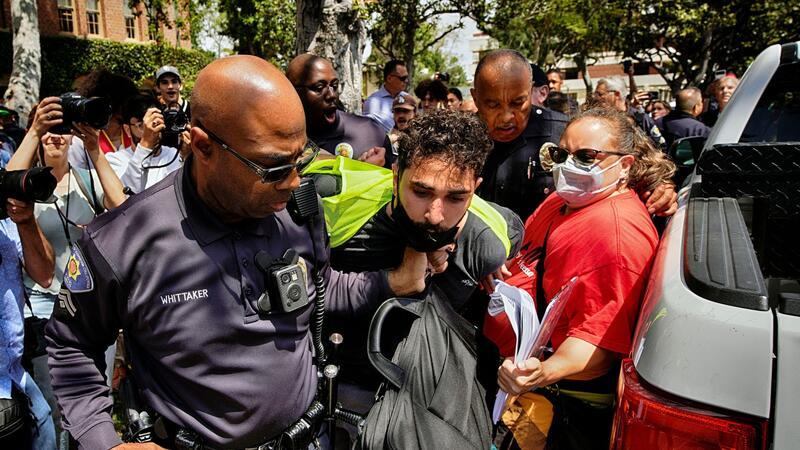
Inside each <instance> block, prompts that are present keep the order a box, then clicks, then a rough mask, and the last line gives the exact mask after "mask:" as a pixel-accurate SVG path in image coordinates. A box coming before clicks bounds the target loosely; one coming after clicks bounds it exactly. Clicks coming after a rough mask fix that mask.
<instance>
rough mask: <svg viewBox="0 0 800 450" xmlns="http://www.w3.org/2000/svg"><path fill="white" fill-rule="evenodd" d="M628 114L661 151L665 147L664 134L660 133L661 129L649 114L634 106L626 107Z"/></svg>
mask: <svg viewBox="0 0 800 450" xmlns="http://www.w3.org/2000/svg"><path fill="white" fill-rule="evenodd" d="M628 114H630V115H631V116H632V117H633V120H634V121H635V122H636V125H637V126H638V127H639V128H641V129H642V131H644V133H645V134H646V135H647V137H649V138H650V140H651V141H653V144H655V146H656V148H660V149H661V150H662V151H664V150H666V149H667V141H666V140H664V136H662V135H661V130H660V129H659V128H658V126H656V123H655V121H654V120H653V118H652V117H650V114H647V113H645V112H643V111H639V110H638V109H636V108H628Z"/></svg>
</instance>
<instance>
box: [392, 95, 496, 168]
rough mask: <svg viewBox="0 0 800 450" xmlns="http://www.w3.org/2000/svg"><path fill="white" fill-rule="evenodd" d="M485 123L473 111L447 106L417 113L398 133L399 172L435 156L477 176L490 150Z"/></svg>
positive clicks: (490, 142)
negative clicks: (405, 127) (446, 107)
mask: <svg viewBox="0 0 800 450" xmlns="http://www.w3.org/2000/svg"><path fill="white" fill-rule="evenodd" d="M492 146H493V144H492V140H491V139H490V138H489V132H488V130H487V128H486V124H484V123H483V121H481V120H480V119H479V118H478V116H477V115H476V114H472V113H467V112H463V111H454V110H449V109H442V110H435V111H431V112H429V113H427V114H425V115H423V116H417V117H416V118H414V119H413V120H412V121H411V124H410V126H409V128H408V129H407V130H406V131H405V132H403V133H401V134H400V139H399V141H398V152H397V153H398V154H397V165H398V168H399V169H400V172H401V173H402V172H403V171H404V170H405V169H406V168H408V167H411V166H413V165H415V164H417V163H419V162H420V161H422V160H424V159H427V158H437V159H440V160H442V161H445V162H447V163H449V164H451V165H452V166H453V167H455V168H457V169H459V170H461V171H464V172H466V171H470V170H471V171H473V172H474V174H475V177H478V176H480V174H481V171H482V170H483V164H484V163H485V162H486V157H487V156H488V155H489V152H490V151H491V150H492Z"/></svg>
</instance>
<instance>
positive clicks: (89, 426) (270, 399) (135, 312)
mask: <svg viewBox="0 0 800 450" xmlns="http://www.w3.org/2000/svg"><path fill="white" fill-rule="evenodd" d="M190 163H191V160H189V161H187V167H185V168H182V169H179V170H178V171H176V172H173V173H172V174H170V175H168V176H167V178H165V179H164V180H162V181H161V182H159V183H158V184H156V185H155V186H153V187H152V188H151V189H148V190H146V191H145V192H143V193H142V194H140V195H137V196H134V197H132V198H131V199H129V200H128V201H127V202H125V204H123V205H122V206H121V207H120V208H117V209H116V210H114V211H112V212H110V213H107V214H105V215H103V216H101V217H99V218H98V219H97V220H95V221H94V222H93V223H92V224H91V225H90V226H89V227H88V228H87V230H86V233H85V234H84V236H83V237H82V238H81V240H80V241H79V243H78V244H77V248H78V250H77V251H74V252H73V258H74V263H73V260H72V259H71V261H70V264H68V266H67V272H66V274H65V277H70V281H69V282H65V284H64V288H63V289H62V290H61V292H60V293H59V304H58V305H57V307H56V311H55V312H54V315H53V317H54V319H53V320H51V321H50V323H49V324H48V327H47V338H48V352H49V355H50V359H49V363H50V368H51V371H50V374H51V376H52V380H53V389H54V392H55V394H56V397H57V398H58V402H59V405H60V406H61V409H62V411H63V413H64V417H65V428H66V429H68V430H69V431H70V433H72V435H73V436H74V437H75V438H76V439H77V440H78V441H79V443H80V444H81V446H82V448H87V449H107V448H110V447H113V446H114V445H116V444H119V442H120V441H119V438H118V436H117V434H116V432H115V431H114V426H113V424H112V422H111V415H110V412H111V406H112V405H111V400H110V398H109V397H108V387H107V385H106V383H105V380H104V377H103V371H102V369H103V368H102V367H98V364H100V365H102V362H99V361H102V360H103V358H102V354H103V351H104V350H105V349H106V348H107V347H108V345H110V344H111V343H112V342H114V339H115V337H116V335H117V330H118V329H120V328H122V329H123V331H124V334H125V336H126V342H127V345H128V350H129V352H130V354H131V358H130V360H131V366H132V368H133V373H134V376H135V377H136V380H137V382H138V383H139V386H140V388H141V390H142V394H143V397H144V400H145V402H146V403H147V404H148V405H150V406H151V407H152V408H153V409H154V410H155V411H157V412H158V413H160V414H162V415H164V416H165V417H166V418H167V419H169V420H170V421H172V422H175V423H177V424H178V425H181V426H183V427H186V428H189V429H192V430H194V431H196V432H197V433H199V434H200V435H201V436H202V437H203V438H204V439H205V440H206V441H207V442H208V443H209V444H210V445H213V446H219V447H224V448H231V447H233V448H237V447H247V446H251V445H254V444H257V443H260V442H263V441H265V440H268V439H271V438H274V437H276V435H277V434H278V433H280V432H281V431H282V430H283V429H285V428H286V427H287V426H288V425H290V424H291V423H293V422H294V421H296V420H297V419H298V418H299V417H300V415H301V414H302V413H303V412H304V411H305V409H306V408H307V407H308V405H309V404H310V402H311V401H312V399H313V397H314V393H315V389H316V384H317V379H316V375H315V373H316V371H315V369H314V367H313V365H312V351H311V348H312V343H311V335H310V332H309V322H310V317H311V312H312V306H311V305H309V306H307V307H305V308H301V309H299V310H297V311H294V312H292V313H283V314H273V315H268V316H260V315H259V313H258V312H257V310H256V307H255V305H256V303H255V302H256V300H257V299H258V297H259V295H260V294H261V293H262V292H263V290H264V288H265V285H264V275H263V274H262V273H261V272H260V271H259V270H258V269H257V268H256V265H255V264H254V256H255V254H256V253H257V252H258V251H259V250H265V251H267V252H268V253H269V254H270V255H272V256H274V257H280V256H282V255H283V253H284V251H285V250H286V249H288V248H290V247H291V248H294V249H295V250H297V251H298V253H299V254H300V256H301V258H302V259H303V260H304V261H305V265H306V266H307V269H308V273H309V274H311V273H312V272H313V271H320V273H322V274H323V276H324V278H325V280H326V281H327V288H328V294H327V299H326V300H327V309H330V310H333V311H336V312H337V313H338V314H340V315H342V314H343V315H344V316H357V315H358V314H359V313H361V312H363V311H365V310H372V309H374V308H375V307H376V306H377V303H378V302H380V301H382V300H384V299H386V298H388V297H390V296H391V292H390V291H389V288H388V282H387V279H386V276H385V274H383V273H381V272H372V273H364V274H346V275H345V274H340V273H338V272H335V271H332V270H331V269H330V266H329V264H328V250H329V249H328V244H327V239H326V237H325V236H327V234H326V233H325V231H324V221H323V220H322V219H321V217H318V220H316V221H314V223H313V229H314V233H313V234H314V236H313V238H312V233H311V232H310V231H309V229H308V227H305V226H298V225H297V224H295V223H294V222H293V221H292V220H291V218H290V217H289V215H288V213H287V212H286V211H281V212H278V213H276V214H273V215H271V216H268V217H266V218H264V219H261V220H254V221H251V222H248V223H241V224H237V225H236V226H229V225H226V224H223V223H222V222H220V221H219V220H217V219H216V217H215V216H214V215H213V214H212V213H211V212H210V211H209V210H208V209H207V207H206V206H205V205H204V204H203V203H202V202H201V201H200V199H199V198H198V197H197V194H196V193H195V189H194V187H193V184H192V181H191V179H190V176H189V172H190V170H189V167H188V165H190ZM307 278H308V279H307V280H306V286H307V291H308V293H309V297H310V298H311V301H312V302H311V304H313V299H314V298H315V294H314V292H315V291H314V284H313V280H312V279H311V277H310V276H309V277H307ZM96 361H97V362H96Z"/></svg>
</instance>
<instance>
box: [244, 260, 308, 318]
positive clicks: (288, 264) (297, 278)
mask: <svg viewBox="0 0 800 450" xmlns="http://www.w3.org/2000/svg"><path fill="white" fill-rule="evenodd" d="M299 259H300V256H299V255H298V254H297V251H295V250H294V249H291V248H290V249H288V250H286V253H284V254H283V257H282V258H280V259H277V260H274V261H271V260H270V256H269V255H268V254H267V253H266V252H265V251H263V250H262V251H260V252H258V253H257V254H256V257H255V260H256V266H257V267H258V268H259V269H261V271H262V272H264V274H265V275H266V280H265V285H266V290H265V291H264V293H263V294H261V297H259V299H258V302H257V304H256V306H257V307H258V312H260V313H262V314H270V313H287V312H292V311H296V310H298V309H300V308H302V307H304V306H306V305H308V303H309V300H308V291H307V290H306V274H305V272H304V270H303V269H302V268H301V267H300V264H298V262H299Z"/></svg>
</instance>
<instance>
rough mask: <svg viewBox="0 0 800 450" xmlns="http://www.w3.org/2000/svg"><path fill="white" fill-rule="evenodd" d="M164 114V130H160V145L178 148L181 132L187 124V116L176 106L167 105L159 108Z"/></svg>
mask: <svg viewBox="0 0 800 450" xmlns="http://www.w3.org/2000/svg"><path fill="white" fill-rule="evenodd" d="M161 115H162V116H164V130H163V131H161V145H163V146H165V147H172V148H178V146H179V145H180V142H181V133H183V131H184V130H186V127H188V126H189V116H187V115H186V113H185V112H183V110H182V109H180V108H177V107H167V108H164V109H163V110H161Z"/></svg>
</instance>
